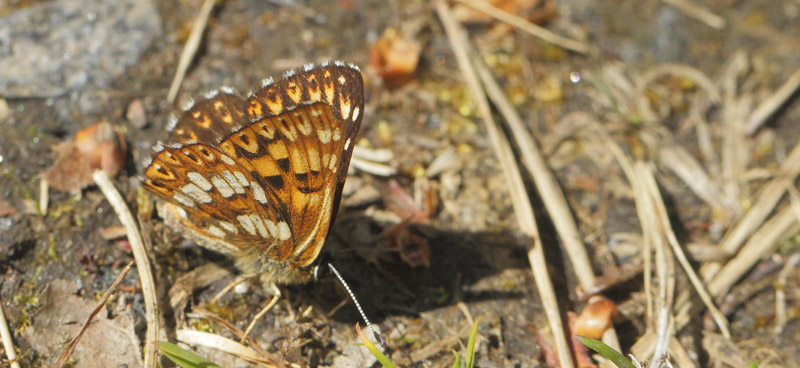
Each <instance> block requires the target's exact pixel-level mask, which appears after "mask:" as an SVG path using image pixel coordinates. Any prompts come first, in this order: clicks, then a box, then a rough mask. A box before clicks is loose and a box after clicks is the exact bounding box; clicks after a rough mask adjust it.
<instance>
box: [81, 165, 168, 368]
mask: <svg viewBox="0 0 800 368" xmlns="http://www.w3.org/2000/svg"><path fill="white" fill-rule="evenodd" d="M92 178H93V179H94V182H95V184H97V186H98V187H99V188H100V190H101V191H102V192H103V194H104V195H105V196H106V200H108V202H109V203H110V204H111V207H112V208H114V212H115V213H116V214H117V217H118V218H119V221H120V222H121V223H122V225H123V226H125V229H126V230H127V233H128V241H129V242H130V244H131V251H132V252H133V258H134V260H135V261H136V268H137V270H138V271H139V281H140V282H141V283H142V296H143V297H144V310H145V317H146V319H147V332H146V333H145V344H144V367H145V368H154V367H155V366H156V363H157V360H158V359H157V357H156V346H155V345H154V344H152V343H153V342H155V341H157V340H158V337H159V331H160V329H161V326H159V322H160V317H159V310H158V299H157V297H156V284H155V280H154V278H153V271H152V268H151V267H150V259H149V258H148V257H147V250H146V249H145V248H144V243H143V242H142V236H141V234H139V228H138V227H137V226H136V222H135V221H134V219H133V215H131V211H130V210H128V206H127V205H125V200H123V199H122V196H121V195H120V194H119V192H118V191H117V189H116V188H114V184H112V183H111V179H109V178H108V175H107V174H106V173H105V171H103V170H95V172H94V173H92Z"/></svg>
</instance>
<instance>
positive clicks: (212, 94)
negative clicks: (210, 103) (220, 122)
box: [203, 89, 219, 100]
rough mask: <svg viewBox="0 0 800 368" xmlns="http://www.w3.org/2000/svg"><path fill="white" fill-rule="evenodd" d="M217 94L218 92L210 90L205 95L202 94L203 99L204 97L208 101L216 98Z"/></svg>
mask: <svg viewBox="0 0 800 368" xmlns="http://www.w3.org/2000/svg"><path fill="white" fill-rule="evenodd" d="M218 94H219V91H218V90H216V89H215V90H211V91H208V92H206V93H203V97H205V98H206V99H207V100H210V99H212V98H214V97H217V95H218Z"/></svg>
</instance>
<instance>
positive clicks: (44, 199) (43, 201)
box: [39, 178, 50, 216]
mask: <svg viewBox="0 0 800 368" xmlns="http://www.w3.org/2000/svg"><path fill="white" fill-rule="evenodd" d="M49 203H50V183H49V182H48V181H47V179H45V178H42V179H41V180H40V181H39V214H40V215H42V216H44V215H47V207H48V205H49Z"/></svg>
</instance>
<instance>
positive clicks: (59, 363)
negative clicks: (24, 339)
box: [12, 261, 133, 368]
mask: <svg viewBox="0 0 800 368" xmlns="http://www.w3.org/2000/svg"><path fill="white" fill-rule="evenodd" d="M131 268H133V261H131V262H128V265H127V266H125V268H123V269H122V272H120V273H119V276H117V279H116V280H114V282H113V283H111V286H109V287H108V289H106V292H105V295H104V296H103V299H102V300H100V302H99V303H97V307H95V309H94V310H93V311H92V314H90V315H89V318H87V319H86V322H84V323H83V326H81V330H80V331H78V334H77V335H75V337H73V338H72V340H71V341H70V342H69V343H68V344H67V346H66V347H65V348H64V351H62V352H61V355H60V356H59V357H58V360H56V362H55V364H53V367H56V368H61V367H63V366H64V365H65V364H67V361H68V360H69V357H70V355H72V352H73V351H74V350H75V347H77V346H78V342H79V341H80V340H81V337H83V333H84V332H86V329H87V328H89V324H90V323H92V320H94V317H96V316H97V314H98V313H100V311H102V310H103V308H104V307H105V306H106V303H107V302H108V298H110V297H111V295H113V294H114V292H115V291H117V287H118V286H119V284H120V283H121V282H122V280H124V279H125V276H127V275H128V272H130V271H131ZM12 351H13V350H12Z"/></svg>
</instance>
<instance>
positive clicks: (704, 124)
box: [689, 96, 739, 207]
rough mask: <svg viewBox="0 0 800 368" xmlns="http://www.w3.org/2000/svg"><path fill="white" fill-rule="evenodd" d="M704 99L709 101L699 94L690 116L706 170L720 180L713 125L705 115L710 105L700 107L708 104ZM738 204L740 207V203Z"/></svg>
mask: <svg viewBox="0 0 800 368" xmlns="http://www.w3.org/2000/svg"><path fill="white" fill-rule="evenodd" d="M703 101H707V98H706V97H705V96H697V97H696V98H694V102H693V103H692V104H691V106H690V107H689V118H690V119H691V121H692V123H694V127H695V132H696V134H697V148H698V150H699V151H700V155H701V157H702V159H703V162H704V164H705V167H706V170H707V171H708V173H709V174H708V176H710V177H711V178H712V179H714V180H719V179H720V177H721V175H722V171H721V169H720V166H719V155H718V154H717V151H716V150H715V149H714V142H713V140H714V137H713V134H712V129H711V126H710V125H709V124H708V121H706V119H705V117H704V116H703V115H704V114H705V113H706V112H707V110H708V107H698V105H701V104H705V105H707V103H704V102H703ZM720 195H721V194H720ZM736 206H737V207H739V205H738V203H737V204H736Z"/></svg>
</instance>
